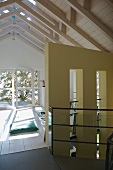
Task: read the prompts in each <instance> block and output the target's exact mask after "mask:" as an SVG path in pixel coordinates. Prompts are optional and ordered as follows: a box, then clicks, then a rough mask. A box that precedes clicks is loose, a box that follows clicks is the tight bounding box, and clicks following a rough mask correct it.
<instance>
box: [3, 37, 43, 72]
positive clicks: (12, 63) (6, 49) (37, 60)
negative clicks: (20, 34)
mask: <svg viewBox="0 0 113 170" xmlns="http://www.w3.org/2000/svg"><path fill="white" fill-rule="evenodd" d="M7 68H26V69H40V70H43V69H44V55H43V54H41V53H39V52H38V50H36V48H33V47H32V46H30V45H28V44H26V43H25V42H24V41H22V40H20V39H18V38H17V37H16V39H15V40H12V37H10V38H8V39H5V40H2V41H0V69H7Z"/></svg>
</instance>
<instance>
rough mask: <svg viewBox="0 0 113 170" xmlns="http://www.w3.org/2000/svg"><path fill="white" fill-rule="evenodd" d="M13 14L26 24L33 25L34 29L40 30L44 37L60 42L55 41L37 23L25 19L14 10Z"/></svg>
mask: <svg viewBox="0 0 113 170" xmlns="http://www.w3.org/2000/svg"><path fill="white" fill-rule="evenodd" d="M15 15H16V16H17V17H18V18H20V19H21V20H23V21H24V22H25V23H27V24H28V25H30V26H31V27H33V28H34V29H36V30H37V31H38V32H40V33H41V34H42V35H44V36H45V37H47V38H48V39H50V40H51V41H52V42H55V43H60V41H57V40H56V39H55V38H54V37H53V36H51V35H50V34H48V33H47V32H46V31H44V30H43V29H41V28H40V27H39V26H38V25H36V24H35V23H33V22H32V21H29V20H27V19H26V18H25V17H24V16H22V15H20V14H19V13H17V12H15Z"/></svg>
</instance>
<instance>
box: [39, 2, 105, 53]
mask: <svg viewBox="0 0 113 170" xmlns="http://www.w3.org/2000/svg"><path fill="white" fill-rule="evenodd" d="M37 2H39V3H40V4H41V5H43V6H44V7H45V8H46V9H48V10H49V11H51V12H52V13H53V14H54V15H55V16H56V17H57V18H58V19H59V20H60V21H61V22H63V23H64V24H65V25H66V26H68V27H70V28H71V29H73V30H74V31H76V32H78V33H79V34H80V35H82V36H83V37H84V38H86V40H88V41H89V42H90V43H92V44H93V45H95V46H96V47H97V48H98V49H100V50H102V51H107V50H106V49H105V48H103V46H102V45H100V44H99V43H98V42H97V41H96V40H94V39H93V38H92V37H90V36H89V35H88V34H86V33H85V32H84V31H82V30H81V29H80V28H79V27H77V26H76V25H75V24H73V23H72V22H71V21H69V20H68V19H67V18H66V17H64V15H62V13H61V12H60V13H59V12H58V11H57V10H55V6H54V8H53V4H52V3H50V2H49V1H48V0H44V1H42V0H37ZM60 11H61V10H60Z"/></svg>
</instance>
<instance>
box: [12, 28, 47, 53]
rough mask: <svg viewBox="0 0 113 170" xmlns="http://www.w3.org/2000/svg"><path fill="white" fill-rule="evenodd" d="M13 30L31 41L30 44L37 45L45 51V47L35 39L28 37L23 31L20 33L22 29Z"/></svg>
mask: <svg viewBox="0 0 113 170" xmlns="http://www.w3.org/2000/svg"><path fill="white" fill-rule="evenodd" d="M13 30H14V31H15V32H17V33H19V34H21V35H22V36H23V37H24V38H25V39H27V40H29V41H30V42H32V43H33V44H35V45H36V46H37V47H39V48H40V49H41V50H43V51H44V46H43V45H41V44H39V43H38V42H36V41H35V40H34V39H32V38H31V37H30V36H28V35H27V34H25V33H24V32H23V31H20V29H17V28H15V27H14V28H13Z"/></svg>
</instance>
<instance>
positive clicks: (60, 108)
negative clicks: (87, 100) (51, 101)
mask: <svg viewBox="0 0 113 170" xmlns="http://www.w3.org/2000/svg"><path fill="white" fill-rule="evenodd" d="M49 108H51V109H53V110H54V109H55V110H75V108H70V107H64V108H63V107H53V106H49ZM76 110H91V111H92V110H93V111H94V110H95V111H97V110H99V111H113V109H100V108H76Z"/></svg>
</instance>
